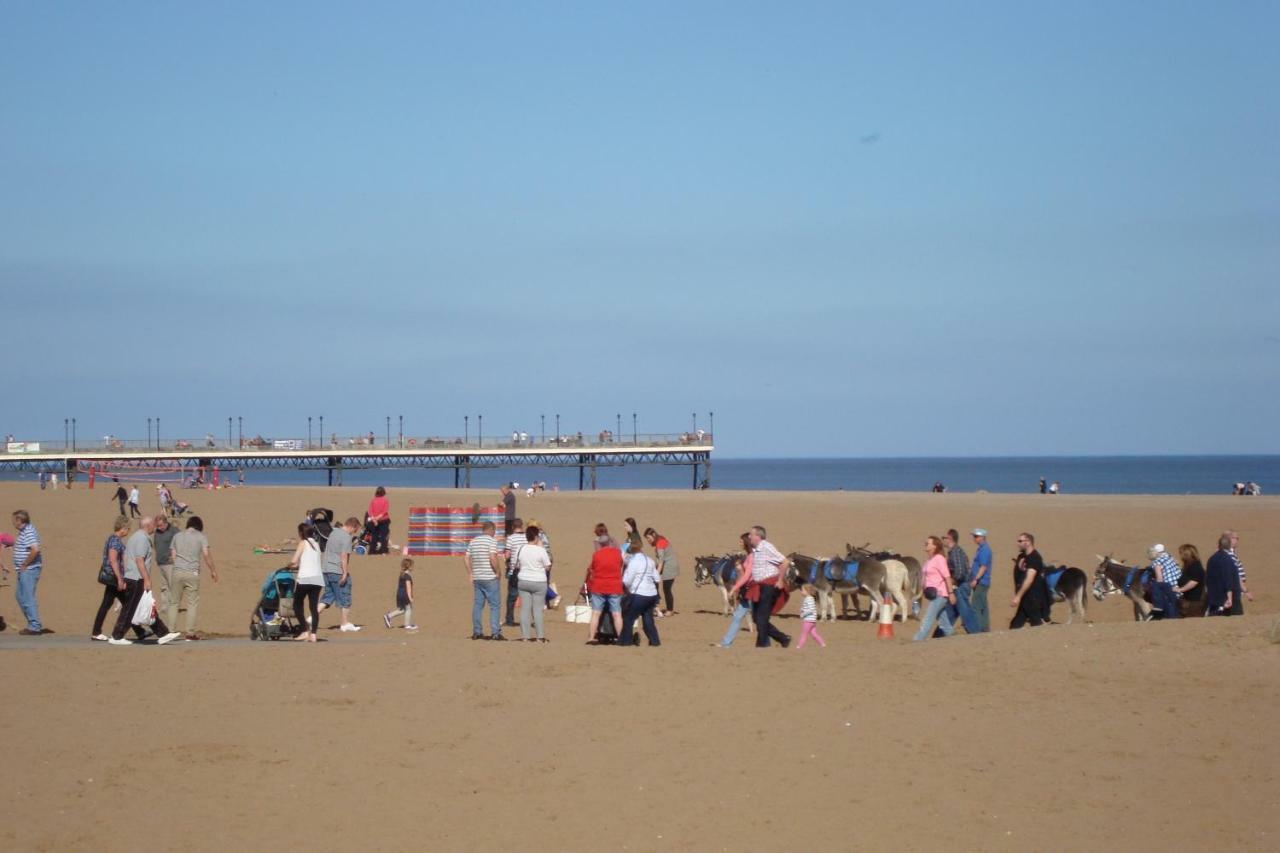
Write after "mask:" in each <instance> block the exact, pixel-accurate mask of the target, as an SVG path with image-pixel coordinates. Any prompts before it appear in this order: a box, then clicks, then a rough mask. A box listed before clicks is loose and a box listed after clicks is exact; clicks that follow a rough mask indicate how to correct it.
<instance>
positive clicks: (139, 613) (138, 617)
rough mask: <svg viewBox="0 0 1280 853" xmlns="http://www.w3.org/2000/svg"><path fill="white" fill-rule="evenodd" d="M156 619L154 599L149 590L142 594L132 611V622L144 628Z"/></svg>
mask: <svg viewBox="0 0 1280 853" xmlns="http://www.w3.org/2000/svg"><path fill="white" fill-rule="evenodd" d="M155 621H156V600H155V598H154V597H153V596H152V595H151V590H147V591H146V592H144V593H143V594H142V599H141V600H140V601H139V602H138V606H137V608H136V609H135V610H134V611H133V624H135V625H141V626H142V627H144V628H146V627H148V626H150V625H151V624H152V623H153V622H155Z"/></svg>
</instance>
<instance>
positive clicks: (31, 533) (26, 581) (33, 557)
mask: <svg viewBox="0 0 1280 853" xmlns="http://www.w3.org/2000/svg"><path fill="white" fill-rule="evenodd" d="M13 526H14V527H15V528H16V529H17V531H18V536H17V538H16V539H15V540H14V542H13V569H14V571H16V572H17V573H18V589H17V591H16V592H17V595H16V597H17V599H18V607H19V608H21V609H22V615H23V616H25V617H26V620H27V627H25V628H23V629H22V630H21V631H19V632H18V633H19V634H22V635H23V636H26V637H38V636H40V635H41V634H43V633H44V626H43V625H41V624H40V608H39V606H38V605H37V603H36V584H38V583H40V571H41V570H42V569H43V568H44V553H43V551H42V549H41V547H40V534H39V533H38V532H37V531H36V526H35V525H34V524H32V523H31V516H30V515H29V514H28V513H27V511H26V510H25V509H20V510H18V511H17V512H15V513H14V514H13Z"/></svg>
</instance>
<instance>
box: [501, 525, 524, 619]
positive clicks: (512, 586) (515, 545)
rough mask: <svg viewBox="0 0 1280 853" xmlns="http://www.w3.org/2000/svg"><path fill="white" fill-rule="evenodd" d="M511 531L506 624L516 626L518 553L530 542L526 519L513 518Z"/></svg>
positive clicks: (508, 539) (508, 538)
mask: <svg viewBox="0 0 1280 853" xmlns="http://www.w3.org/2000/svg"><path fill="white" fill-rule="evenodd" d="M508 527H509V528H510V529H511V532H510V533H508V534H507V553H506V555H505V556H506V558H507V620H506V623H505V624H506V626H507V627H508V628H514V627H515V626H516V601H517V600H518V599H519V598H520V588H519V585H520V579H519V578H518V577H516V575H518V574H519V573H520V567H519V566H517V565H516V554H518V553H520V549H521V548H522V547H524V546H525V545H527V544H528V543H529V539H528V537H526V536H525V535H524V519H522V518H513V519H511V523H510V524H509V525H508Z"/></svg>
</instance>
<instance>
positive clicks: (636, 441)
mask: <svg viewBox="0 0 1280 853" xmlns="http://www.w3.org/2000/svg"><path fill="white" fill-rule="evenodd" d="M638 435H639V433H638V432H636V413H635V412H632V413H631V443H632V444H639V443H640V441H639V439H638V438H637V436H638Z"/></svg>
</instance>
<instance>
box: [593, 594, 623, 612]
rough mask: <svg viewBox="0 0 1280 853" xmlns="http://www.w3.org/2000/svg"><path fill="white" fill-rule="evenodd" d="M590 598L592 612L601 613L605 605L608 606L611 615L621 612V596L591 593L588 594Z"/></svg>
mask: <svg viewBox="0 0 1280 853" xmlns="http://www.w3.org/2000/svg"><path fill="white" fill-rule="evenodd" d="M590 596H591V609H592V610H596V611H602V610H604V606H605V605H606V604H607V605H609V611H610V612H611V613H621V612H622V596H621V595H610V594H607V593H606V594H601V593H598V592H593V593H590Z"/></svg>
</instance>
